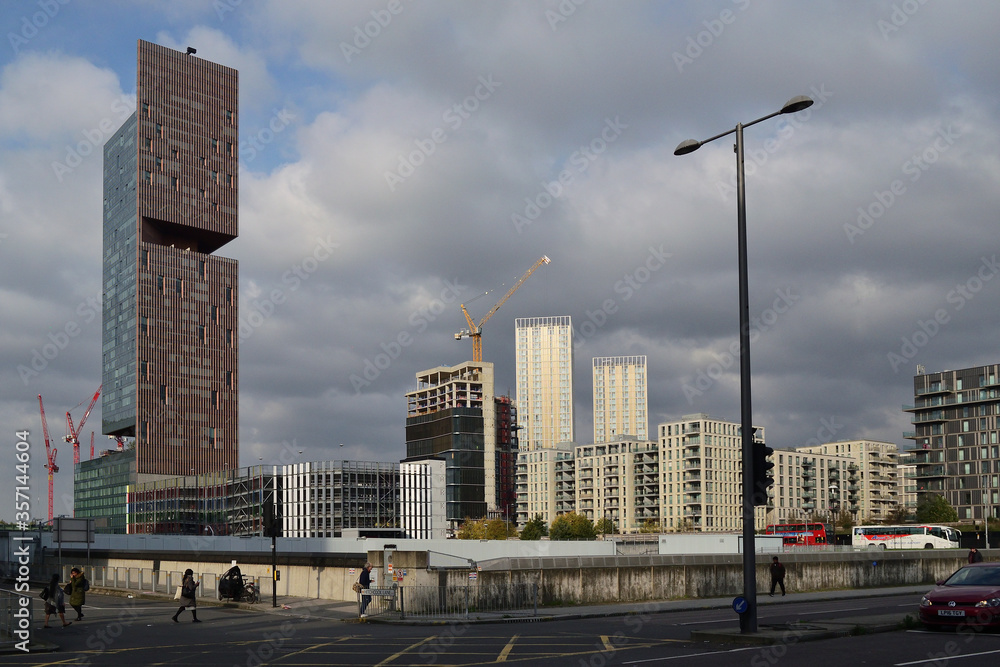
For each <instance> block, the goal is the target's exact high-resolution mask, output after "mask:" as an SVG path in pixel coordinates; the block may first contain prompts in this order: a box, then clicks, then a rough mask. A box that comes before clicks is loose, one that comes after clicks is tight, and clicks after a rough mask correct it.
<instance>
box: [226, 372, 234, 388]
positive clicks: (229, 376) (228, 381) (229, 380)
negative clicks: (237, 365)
mask: <svg viewBox="0 0 1000 667" xmlns="http://www.w3.org/2000/svg"><path fill="white" fill-rule="evenodd" d="M232 388H233V372H232V371H226V389H232Z"/></svg>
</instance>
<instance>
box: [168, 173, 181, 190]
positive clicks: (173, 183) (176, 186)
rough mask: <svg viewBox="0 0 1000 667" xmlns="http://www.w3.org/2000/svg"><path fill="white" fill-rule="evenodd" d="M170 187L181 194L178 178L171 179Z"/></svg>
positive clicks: (172, 177)
mask: <svg viewBox="0 0 1000 667" xmlns="http://www.w3.org/2000/svg"><path fill="white" fill-rule="evenodd" d="M170 187H171V188H173V189H174V190H177V191H178V192H180V189H181V188H180V184H179V182H178V180H177V177H176V176H171V177H170Z"/></svg>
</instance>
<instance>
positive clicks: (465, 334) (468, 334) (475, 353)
mask: <svg viewBox="0 0 1000 667" xmlns="http://www.w3.org/2000/svg"><path fill="white" fill-rule="evenodd" d="M551 261H552V260H550V259H549V258H548V257H546V256H545V255H542V258H541V259H539V260H538V261H537V262H535V263H534V265H533V266H532V267H531V268H530V269H528V270H527V271H526V272H525V274H524V275H523V276H521V277H520V278H518V280H517V282H516V283H514V286H513V287H511V288H510V289H509V290H507V293H506V294H504V295H503V298H502V299H500V300H499V301H497V302H496V305H494V306H493V307H492V308H490V312H488V313H486V315H484V316H483V319H481V320H479V324H476V323H475V321H474V320H473V319H472V316H471V315H469V311H468V310H466V309H465V304H464V303H463V304H461V306H462V314H463V315H465V321H466V322H467V323H468V325H469V328H468V329H463V330H462V331H459V332H458V333H457V334H455V340H462V339H463V338H471V339H472V360H473V361H477V362H478V361H482V360H483V325H484V324H486V322H487V320H489V319H490V318H491V317H493V313H495V312H497V310H498V309H499V308H500V306H502V305H503V304H504V303H505V302H506V301H507V299H509V298H510V297H511V295H513V294H514V292H516V291H517V288H518V287H520V286H521V285H522V284H523V283H524V281H525V280H527V279H528V278H529V277H530V276H531V274H532V273H534V272H535V269H537V268H538V267H539V266H541V265H542V264H548V263H549V262H551Z"/></svg>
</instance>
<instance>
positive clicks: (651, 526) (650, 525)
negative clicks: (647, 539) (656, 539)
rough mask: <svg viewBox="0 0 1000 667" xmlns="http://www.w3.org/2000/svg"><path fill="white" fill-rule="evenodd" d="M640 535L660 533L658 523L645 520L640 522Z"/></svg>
mask: <svg viewBox="0 0 1000 667" xmlns="http://www.w3.org/2000/svg"><path fill="white" fill-rule="evenodd" d="M639 532H640V533H658V532H660V522H659V521H657V520H656V519H646V520H645V521H643V522H642V526H640V527H639Z"/></svg>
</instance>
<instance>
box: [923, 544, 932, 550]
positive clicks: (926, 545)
mask: <svg viewBox="0 0 1000 667" xmlns="http://www.w3.org/2000/svg"><path fill="white" fill-rule="evenodd" d="M933 548H934V545H933V544H925V545H924V549H933Z"/></svg>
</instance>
